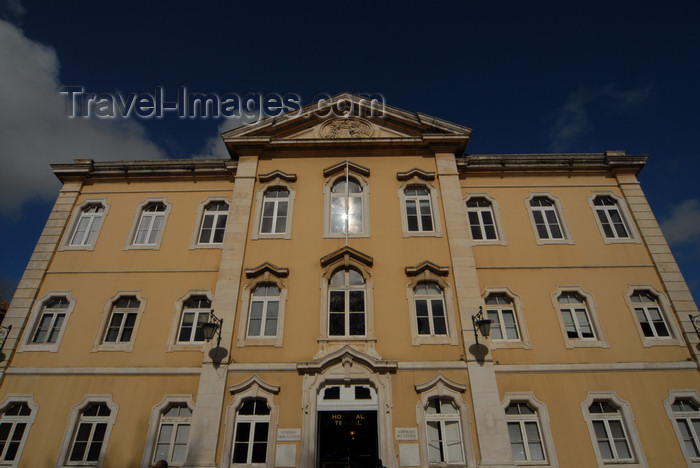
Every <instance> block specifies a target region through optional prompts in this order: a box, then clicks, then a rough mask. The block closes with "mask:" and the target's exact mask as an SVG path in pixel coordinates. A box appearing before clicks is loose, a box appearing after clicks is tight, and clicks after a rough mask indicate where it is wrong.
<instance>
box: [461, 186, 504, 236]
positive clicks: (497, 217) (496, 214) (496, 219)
mask: <svg viewBox="0 0 700 468" xmlns="http://www.w3.org/2000/svg"><path fill="white" fill-rule="evenodd" d="M474 198H483V199H484V200H486V201H487V202H488V203H489V204H490V205H491V206H490V207H489V211H490V212H491V217H492V218H493V223H494V228H495V230H496V239H474V237H473V236H472V229H471V228H472V226H471V222H470V221H469V210H470V208H469V207H467V203H468V202H469V201H470V200H472V199H474ZM464 206H465V208H466V210H467V226H468V228H469V238H470V239H471V240H472V242H473V243H474V244H478V245H481V244H484V245H507V243H506V234H505V230H504V229H503V223H502V222H501V209H500V207H499V205H498V200H497V199H495V198H493V197H492V196H491V195H489V194H488V193H476V192H470V193H468V194H467V196H466V197H465V198H464ZM472 210H474V209H472ZM485 210H486V208H478V209H477V211H479V212H482V211H485ZM479 224H480V228H481V231H482V232H481V233H482V235H484V234H485V233H484V232H483V219H482V217H481V216H479Z"/></svg>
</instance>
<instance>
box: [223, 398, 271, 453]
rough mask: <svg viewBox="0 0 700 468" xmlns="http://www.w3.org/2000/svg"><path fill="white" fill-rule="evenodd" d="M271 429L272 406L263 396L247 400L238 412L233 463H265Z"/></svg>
mask: <svg viewBox="0 0 700 468" xmlns="http://www.w3.org/2000/svg"><path fill="white" fill-rule="evenodd" d="M269 430H270V407H269V406H268V405H267V402H266V401H265V400H264V399H262V398H255V399H250V400H245V401H244V402H243V404H242V405H241V407H240V408H239V409H238V411H237V413H236V429H235V432H234V435H233V456H232V459H231V463H232V464H233V465H239V464H240V465H245V466H248V465H250V464H251V463H265V462H266V459H267V439H268V433H269Z"/></svg>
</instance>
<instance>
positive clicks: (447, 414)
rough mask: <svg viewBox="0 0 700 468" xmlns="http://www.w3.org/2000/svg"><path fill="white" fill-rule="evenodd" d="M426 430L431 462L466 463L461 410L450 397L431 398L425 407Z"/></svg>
mask: <svg viewBox="0 0 700 468" xmlns="http://www.w3.org/2000/svg"><path fill="white" fill-rule="evenodd" d="M425 430H426V440H427V443H428V461H429V462H430V463H447V464H457V463H464V445H463V443H462V441H463V437H462V424H461V418H460V415H459V411H458V409H457V407H456V406H455V404H454V403H453V401H452V400H451V399H449V398H431V399H430V400H429V402H428V406H427V407H426V408H425Z"/></svg>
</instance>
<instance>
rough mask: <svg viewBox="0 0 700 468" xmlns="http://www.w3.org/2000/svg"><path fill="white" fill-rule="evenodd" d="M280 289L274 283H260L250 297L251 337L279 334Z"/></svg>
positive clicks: (249, 323) (249, 326)
mask: <svg viewBox="0 0 700 468" xmlns="http://www.w3.org/2000/svg"><path fill="white" fill-rule="evenodd" d="M279 307H280V290H279V288H278V287H277V286H276V285H274V284H260V285H258V286H256V287H255V289H254V290H253V293H252V294H251V298H250V312H249V314H248V336H249V337H273V336H276V335H277V322H278V319H279Z"/></svg>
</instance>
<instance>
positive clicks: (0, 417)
mask: <svg viewBox="0 0 700 468" xmlns="http://www.w3.org/2000/svg"><path fill="white" fill-rule="evenodd" d="M15 403H25V404H26V405H27V406H28V407H29V409H30V410H31V413H30V414H29V415H28V416H10V415H8V416H5V411H7V410H8V409H9V408H10V407H11V406H12V405H14V404H15ZM38 411H39V405H37V404H36V402H35V401H34V396H33V395H32V394H27V393H11V394H8V395H7V396H6V397H5V399H4V400H3V401H2V403H0V423H24V424H25V427H24V432H23V433H22V438H21V439H20V442H19V446H18V447H17V451H16V452H15V458H14V460H12V461H11V462H9V463H8V462H7V461H5V460H2V459H1V458H0V464H1V465H2V466H10V467H13V468H14V467H16V466H18V465H19V462H20V461H21V459H22V452H23V451H24V445H25V444H26V443H27V438H28V437H29V431H30V430H31V428H32V425H33V424H34V420H35V419H36V416H37V413H38ZM14 427H16V426H14ZM10 434H14V430H13V431H11V433H10ZM6 449H7V444H6V445H5V447H4V448H3V450H2V452H0V456H3V457H4V455H5V450H6Z"/></svg>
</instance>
